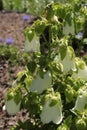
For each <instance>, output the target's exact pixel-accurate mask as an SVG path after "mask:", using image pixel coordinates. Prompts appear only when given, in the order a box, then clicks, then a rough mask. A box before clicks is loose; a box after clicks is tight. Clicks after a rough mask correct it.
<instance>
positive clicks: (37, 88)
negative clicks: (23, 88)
mask: <svg viewBox="0 0 87 130" xmlns="http://www.w3.org/2000/svg"><path fill="white" fill-rule="evenodd" d="M51 81H52V76H51V73H50V71H47V72H46V74H44V77H43V78H41V77H40V76H39V75H37V76H36V78H35V79H34V80H33V82H32V84H31V86H30V91H31V92H37V93H39V94H40V93H42V92H43V91H44V90H46V89H48V88H50V87H51Z"/></svg>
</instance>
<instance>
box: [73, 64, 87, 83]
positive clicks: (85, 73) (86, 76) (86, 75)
mask: <svg viewBox="0 0 87 130" xmlns="http://www.w3.org/2000/svg"><path fill="white" fill-rule="evenodd" d="M72 77H73V78H81V79H83V80H87V66H84V69H81V68H78V72H74V73H73V75H72Z"/></svg>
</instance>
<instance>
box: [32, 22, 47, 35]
mask: <svg viewBox="0 0 87 130" xmlns="http://www.w3.org/2000/svg"><path fill="white" fill-rule="evenodd" d="M46 22H47V21H45V20H37V21H36V22H35V24H34V26H35V31H36V32H37V33H38V34H42V33H43V31H44V30H45V28H46V26H47V23H46Z"/></svg>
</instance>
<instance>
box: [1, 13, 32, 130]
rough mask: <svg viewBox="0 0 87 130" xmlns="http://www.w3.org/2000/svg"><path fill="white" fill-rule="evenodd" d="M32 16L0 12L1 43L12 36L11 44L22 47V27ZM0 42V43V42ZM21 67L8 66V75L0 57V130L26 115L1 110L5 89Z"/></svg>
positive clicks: (30, 21)
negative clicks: (11, 113)
mask: <svg viewBox="0 0 87 130" xmlns="http://www.w3.org/2000/svg"><path fill="white" fill-rule="evenodd" d="M25 15H27V16H29V19H26V18H25V19H24V16H25ZM33 20H34V17H33V16H31V15H28V14H25V13H16V12H5V11H2V12H0V39H2V41H3V44H6V39H7V38H13V40H14V42H13V45H15V46H17V47H18V48H19V49H20V50H22V49H23V47H24V40H25V38H24V29H25V28H26V27H27V26H30V25H31V23H32V21H33ZM0 44H2V43H1V42H0ZM21 69H22V67H21V66H19V67H18V66H15V65H13V66H12V67H11V68H10V71H11V74H10V76H9V67H8V63H7V61H6V60H5V59H3V58H1V57H0V130H9V129H10V127H11V126H14V125H15V124H16V123H17V122H18V121H19V120H22V121H23V120H25V119H26V118H27V117H28V113H27V112H26V110H24V111H22V112H19V113H17V115H15V116H9V115H8V114H7V112H6V111H4V110H3V106H4V102H5V97H6V93H7V90H8V89H9V88H10V87H11V78H12V79H15V77H16V74H17V73H18V72H19V71H20V70H21Z"/></svg>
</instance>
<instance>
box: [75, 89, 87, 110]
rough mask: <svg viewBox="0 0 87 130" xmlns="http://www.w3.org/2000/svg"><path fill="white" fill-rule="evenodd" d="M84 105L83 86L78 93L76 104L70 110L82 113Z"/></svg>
mask: <svg viewBox="0 0 87 130" xmlns="http://www.w3.org/2000/svg"><path fill="white" fill-rule="evenodd" d="M86 104H87V87H85V86H83V87H82V88H80V89H79V91H78V96H77V99H76V103H75V106H74V108H73V109H72V110H73V111H76V110H77V111H81V112H83V111H84V109H85V105H86Z"/></svg>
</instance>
